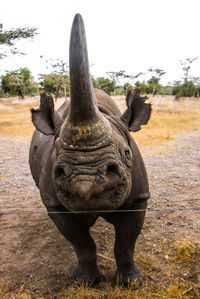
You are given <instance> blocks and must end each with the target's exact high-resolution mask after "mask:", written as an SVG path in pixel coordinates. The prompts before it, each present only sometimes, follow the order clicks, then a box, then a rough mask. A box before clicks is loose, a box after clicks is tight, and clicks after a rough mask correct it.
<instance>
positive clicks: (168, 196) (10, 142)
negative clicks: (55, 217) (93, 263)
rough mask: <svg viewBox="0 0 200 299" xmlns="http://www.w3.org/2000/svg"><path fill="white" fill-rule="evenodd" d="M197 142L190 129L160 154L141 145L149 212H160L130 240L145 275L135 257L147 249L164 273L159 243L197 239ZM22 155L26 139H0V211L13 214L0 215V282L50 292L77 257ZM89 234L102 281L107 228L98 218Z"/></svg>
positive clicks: (108, 259)
mask: <svg viewBox="0 0 200 299" xmlns="http://www.w3.org/2000/svg"><path fill="white" fill-rule="evenodd" d="M199 144H200V131H194V132H192V133H190V134H188V135H186V134H183V133H182V134H179V135H178V136H177V138H176V139H175V140H174V141H169V142H167V143H166V144H165V146H162V147H160V154H152V151H151V150H150V148H142V153H143V157H144V160H145V164H146V168H147V172H148V176H149V182H150V190H151V194H152V197H151V199H150V200H149V208H150V209H160V211H148V212H147V215H146V220H145V225H144V228H143V231H142V233H141V235H140V237H139V239H138V242H137V248H136V260H138V264H139V267H140V269H141V271H142V273H143V275H144V277H145V276H147V272H145V273H144V269H143V264H142V262H141V263H140V260H141V257H140V252H142V251H143V252H145V253H146V255H148V252H151V253H152V252H153V253H154V254H155V257H156V259H155V261H154V263H155V265H154V267H155V268H156V267H157V272H163V271H165V270H164V268H163V269H162V267H163V264H162V263H164V262H166V263H167V259H168V256H167V255H166V252H164V251H163V250H161V249H160V247H159V244H160V243H161V242H162V243H163V242H165V243H166V244H168V245H169V244H170V243H174V242H175V241H176V240H184V239H189V240H192V241H196V242H197V241H199V230H200V218H199V210H198V209H196V210H195V209H194V210H192V209H191V208H195V207H196V208H197V207H198V208H199V209H200V184H199V175H200V151H199ZM28 150H29V142H28V141H26V140H25V141H23V142H22V141H21V140H17V139H14V138H0V179H1V183H0V184H1V188H0V211H2V212H14V213H13V214H8V215H7V214H6V213H5V214H0V228H1V229H0V240H1V241H0V255H1V259H0V277H1V278H3V279H4V281H5V283H6V284H7V285H8V287H9V288H10V289H13V290H15V289H17V288H18V286H19V285H20V284H22V283H23V284H24V285H29V284H31V288H32V289H33V290H35V291H42V292H44V291H45V290H50V292H51V291H52V292H53V291H56V290H59V289H62V288H65V287H66V286H68V285H69V284H70V283H71V280H70V270H71V269H72V267H74V264H75V263H76V256H75V254H74V251H73V249H72V247H71V245H70V244H69V242H68V241H66V240H65V239H64V237H63V236H62V235H61V234H60V233H59V232H58V230H57V228H56V227H55V226H54V224H53V222H52V221H51V220H50V219H49V218H48V216H47V215H46V214H45V208H44V206H43V204H42V202H41V200H40V195H39V191H38V190H37V188H36V186H35V184H34V182H33V179H32V177H31V174H30V170H29V165H28ZM170 208H175V209H177V210H174V211H170ZM166 209H167V211H166ZM181 209H184V210H181ZM187 209H188V210H187ZM29 211H32V212H35V213H34V214H29ZM91 231H92V235H93V237H94V239H95V241H96V244H97V249H98V254H99V256H98V264H99V266H100V269H101V271H102V272H103V273H105V274H106V277H107V279H109V278H110V277H111V276H112V275H113V273H114V269H115V262H114V260H113V252H112V251H113V241H114V234H113V228H112V226H111V225H110V224H108V223H106V222H105V221H104V220H103V219H101V218H100V219H98V221H97V222H96V224H95V225H94V227H93V228H92V230H91ZM137 257H138V258H137ZM161 262H162V263H161ZM161 264H162V265H161Z"/></svg>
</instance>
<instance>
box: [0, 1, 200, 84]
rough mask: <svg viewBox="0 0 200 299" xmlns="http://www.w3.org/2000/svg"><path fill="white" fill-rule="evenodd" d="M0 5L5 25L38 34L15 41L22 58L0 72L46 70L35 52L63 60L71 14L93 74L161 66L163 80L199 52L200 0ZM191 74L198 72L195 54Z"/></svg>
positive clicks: (6, 63) (178, 72)
mask: <svg viewBox="0 0 200 299" xmlns="http://www.w3.org/2000/svg"><path fill="white" fill-rule="evenodd" d="M0 7H1V14H0V23H3V28H4V29H10V28H16V27H27V26H34V27H37V28H38V32H39V34H38V36H37V37H36V38H34V40H33V41H20V42H18V44H17V47H18V48H19V49H20V50H22V51H24V52H26V54H27V55H26V56H23V57H19V56H12V57H11V56H10V57H9V58H6V59H4V60H1V61H0V70H1V73H2V71H3V70H14V69H18V68H20V67H28V68H29V69H30V70H31V71H32V73H33V75H34V76H36V75H37V74H39V73H45V72H47V71H46V68H45V63H44V62H43V61H42V60H41V59H40V55H45V56H46V57H47V58H52V59H57V58H61V59H62V60H65V61H67V62H68V55H69V51H68V48H69V37H70V31H71V25H72V22H73V18H74V15H75V14H76V13H80V14H81V15H82V17H83V20H84V23H85V29H86V36H87V42H88V53H89V60H90V64H94V65H93V66H92V67H91V74H92V75H94V76H95V77H98V76H105V72H108V71H119V70H125V71H126V73H128V74H133V75H134V74H137V73H139V72H147V70H148V69H149V68H161V69H164V70H165V71H166V73H167V74H166V75H164V76H163V79H162V82H163V83H166V82H169V81H173V80H179V79H180V78H181V75H182V72H181V68H180V64H179V61H180V60H181V59H182V60H184V59H186V58H188V57H190V58H194V57H196V56H200V34H199V31H200V30H199V27H200V26H199V23H200V0H190V1H186V0H137V1H136V0H123V1H121V0H101V1H96V0H82V1H81V0H57V1H55V0H54V1H52V0H34V1H33V0H13V1H11V0H6V1H3V0H1V6H0ZM190 74H191V75H192V76H200V58H199V59H198V60H197V61H195V62H194V64H193V66H192V68H191V72H190ZM149 77H150V74H149V75H148V78H149ZM146 78H147V77H146ZM140 79H141V80H142V79H143V77H141V78H140Z"/></svg>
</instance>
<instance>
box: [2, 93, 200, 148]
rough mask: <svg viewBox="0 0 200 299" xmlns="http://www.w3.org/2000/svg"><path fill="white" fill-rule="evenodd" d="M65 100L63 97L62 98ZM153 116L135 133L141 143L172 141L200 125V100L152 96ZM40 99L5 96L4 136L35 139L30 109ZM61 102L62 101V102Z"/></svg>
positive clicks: (119, 102) (122, 105) (120, 101)
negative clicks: (23, 99)
mask: <svg viewBox="0 0 200 299" xmlns="http://www.w3.org/2000/svg"><path fill="white" fill-rule="evenodd" d="M115 100H116V103H117V105H118V106H119V107H120V109H121V111H124V110H125V102H124V98H116V99H115ZM61 101H62V100H61ZM150 102H152V104H153V105H152V107H153V111H152V115H151V119H150V121H149V123H148V125H146V126H143V127H142V130H141V131H139V132H136V133H132V135H133V137H134V139H135V141H136V142H137V143H138V145H139V146H149V145H150V146H151V145H160V144H163V143H164V142H165V141H168V140H172V139H174V138H175V137H176V134H177V133H178V132H189V131H193V130H199V128H200V101H199V100H182V101H179V102H177V101H174V99H173V98H171V97H169V98H160V99H159V98H152V99H150ZM38 105H39V100H38V98H37V99H35V100H34V99H31V100H30V99H28V100H26V101H22V100H21V102H20V100H15V101H13V100H11V99H3V100H1V101H0V115H1V117H0V136H4V137H5V136H8V137H18V138H26V139H29V140H30V138H31V135H32V133H33V131H34V127H33V125H32V122H31V116H30V111H29V110H30V108H31V107H37V106H38ZM58 105H59V103H58Z"/></svg>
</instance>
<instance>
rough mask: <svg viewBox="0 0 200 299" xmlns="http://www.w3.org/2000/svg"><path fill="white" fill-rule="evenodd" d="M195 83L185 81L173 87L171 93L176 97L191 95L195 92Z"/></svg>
mask: <svg viewBox="0 0 200 299" xmlns="http://www.w3.org/2000/svg"><path fill="white" fill-rule="evenodd" d="M195 90H196V88H195V85H194V83H193V82H192V81H185V82H184V83H183V84H182V85H177V86H174V87H173V90H172V94H173V95H175V96H176V99H178V98H180V97H192V96H194V94H195Z"/></svg>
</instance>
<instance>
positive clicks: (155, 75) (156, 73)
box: [148, 68, 166, 96]
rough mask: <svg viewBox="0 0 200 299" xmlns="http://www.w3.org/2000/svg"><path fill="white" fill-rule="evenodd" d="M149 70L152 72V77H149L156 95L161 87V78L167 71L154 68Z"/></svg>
mask: <svg viewBox="0 0 200 299" xmlns="http://www.w3.org/2000/svg"><path fill="white" fill-rule="evenodd" d="M148 71H149V72H150V73H151V74H152V77H151V78H150V79H149V81H148V83H149V84H151V85H152V87H153V91H152V94H153V96H154V95H155V94H156V91H158V89H159V87H160V79H161V77H162V76H163V75H164V74H165V73H166V72H165V71H164V70H162V69H152V68H150V69H148Z"/></svg>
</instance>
